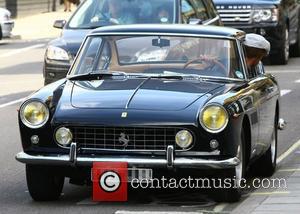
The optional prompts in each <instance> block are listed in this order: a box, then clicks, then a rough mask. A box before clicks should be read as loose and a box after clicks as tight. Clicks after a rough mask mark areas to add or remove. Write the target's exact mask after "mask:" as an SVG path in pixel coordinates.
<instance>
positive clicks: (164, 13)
mask: <svg viewBox="0 0 300 214" xmlns="http://www.w3.org/2000/svg"><path fill="white" fill-rule="evenodd" d="M169 7H170V6H169V5H163V6H160V7H159V8H158V13H157V20H158V23H163V24H166V23H172V21H173V20H172V13H171V11H172V10H170V8H169Z"/></svg>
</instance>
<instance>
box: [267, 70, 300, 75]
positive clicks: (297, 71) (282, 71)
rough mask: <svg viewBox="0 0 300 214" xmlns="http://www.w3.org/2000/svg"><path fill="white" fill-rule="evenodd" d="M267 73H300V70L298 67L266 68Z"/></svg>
mask: <svg viewBox="0 0 300 214" xmlns="http://www.w3.org/2000/svg"><path fill="white" fill-rule="evenodd" d="M266 73H271V74H280V73H300V71H299V70H297V69H291V70H283V69H282V70H268V69H266Z"/></svg>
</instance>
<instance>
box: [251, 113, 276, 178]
mask: <svg viewBox="0 0 300 214" xmlns="http://www.w3.org/2000/svg"><path fill="white" fill-rule="evenodd" d="M277 121H278V118H277V116H276V117H275V121H274V128H273V133H272V138H271V144H270V147H269V149H268V150H267V151H266V152H265V154H263V156H261V157H260V158H259V159H258V160H256V161H255V163H254V164H253V166H251V171H252V174H253V175H256V176H261V177H270V176H272V175H273V174H274V172H275V170H276V165H277V163H276V162H277V131H278V130H277Z"/></svg>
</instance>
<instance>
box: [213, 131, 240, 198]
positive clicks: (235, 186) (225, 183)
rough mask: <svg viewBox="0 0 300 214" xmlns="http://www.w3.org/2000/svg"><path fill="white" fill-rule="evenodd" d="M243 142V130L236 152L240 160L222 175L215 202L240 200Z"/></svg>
mask: <svg viewBox="0 0 300 214" xmlns="http://www.w3.org/2000/svg"><path fill="white" fill-rule="evenodd" d="M245 142H246V139H245V133H244V130H242V133H241V143H240V145H239V147H238V151H237V154H238V155H237V157H238V159H239V160H240V163H239V164H238V165H237V166H236V167H235V168H233V169H229V170H226V171H225V173H223V176H222V179H221V182H222V188H219V189H217V194H216V196H215V200H216V201H217V202H237V201H239V200H240V198H241V195H242V186H243V185H244V181H245V180H244V177H245V170H246V162H245V150H244V148H245V147H244V145H245Z"/></svg>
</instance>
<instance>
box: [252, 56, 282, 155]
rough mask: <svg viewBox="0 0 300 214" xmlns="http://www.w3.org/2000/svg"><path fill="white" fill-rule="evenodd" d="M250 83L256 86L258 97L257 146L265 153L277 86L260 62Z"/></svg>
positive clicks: (271, 128)
mask: <svg viewBox="0 0 300 214" xmlns="http://www.w3.org/2000/svg"><path fill="white" fill-rule="evenodd" d="M254 70H255V73H254V74H253V77H252V82H255V84H256V85H257V93H258V94H257V95H258V96H259V102H258V105H259V108H258V111H259V132H258V142H257V144H258V145H257V146H258V148H259V150H261V151H266V150H267V149H268V148H269V145H270V140H271V137H272V133H273V128H274V118H275V109H276V101H277V100H276V97H275V95H276V94H277V93H278V87H277V84H275V82H274V78H273V77H272V75H270V74H266V73H265V71H264V66H263V64H262V63H261V62H260V63H259V64H258V65H257V66H256V67H255V69H254Z"/></svg>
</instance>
